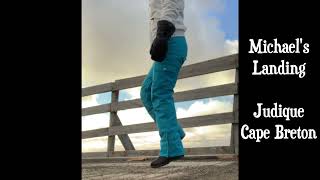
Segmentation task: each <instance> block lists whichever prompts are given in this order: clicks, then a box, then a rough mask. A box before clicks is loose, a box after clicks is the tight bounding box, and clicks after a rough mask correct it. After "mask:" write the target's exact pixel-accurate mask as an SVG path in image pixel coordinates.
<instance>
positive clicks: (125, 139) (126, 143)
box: [114, 114, 135, 151]
mask: <svg viewBox="0 0 320 180" xmlns="http://www.w3.org/2000/svg"><path fill="white" fill-rule="evenodd" d="M114 126H122V123H121V121H120V119H119V117H118V115H117V114H116V116H115V122H114ZM118 137H119V139H120V141H121V143H122V145H123V147H124V149H125V150H126V151H127V150H135V148H134V146H133V144H132V142H131V140H130V137H129V136H128V134H118Z"/></svg>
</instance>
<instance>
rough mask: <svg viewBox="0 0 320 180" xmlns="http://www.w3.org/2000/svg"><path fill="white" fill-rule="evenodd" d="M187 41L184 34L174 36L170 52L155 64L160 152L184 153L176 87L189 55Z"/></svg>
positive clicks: (153, 93)
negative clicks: (175, 101)
mask: <svg viewBox="0 0 320 180" xmlns="http://www.w3.org/2000/svg"><path fill="white" fill-rule="evenodd" d="M186 54H187V45H186V41H185V38H184V37H173V38H171V39H170V41H169V43H168V52H167V55H166V58H165V60H164V61H162V62H155V63H154V66H153V81H152V84H151V101H152V105H153V111H154V115H155V118H156V120H157V121H156V123H157V127H158V129H159V134H160V137H161V141H160V146H161V147H160V156H163V157H174V156H180V155H184V148H183V144H182V142H181V137H182V136H184V132H183V130H182V128H181V126H180V124H179V122H178V121H177V117H176V110H175V106H174V99H173V93H174V91H173V89H174V87H175V85H176V81H177V78H178V75H179V71H180V69H181V66H182V64H183V63H184V61H185V59H186Z"/></svg>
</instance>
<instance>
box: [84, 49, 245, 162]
mask: <svg viewBox="0 0 320 180" xmlns="http://www.w3.org/2000/svg"><path fill="white" fill-rule="evenodd" d="M230 69H235V70H236V73H235V81H234V83H230V84H224V85H219V86H212V87H206V88H200V89H194V90H188V91H183V92H177V93H175V94H174V99H175V102H181V101H190V100H195V99H203V98H211V97H217V96H225V95H234V100H233V111H232V112H228V113H219V114H211V115H205V116H196V117H188V118H181V119H178V121H179V122H180V124H181V126H182V127H183V128H189V127H199V126H207V125H218V124H229V123H231V124H232V129H231V140H230V145H229V146H218V147H198V148H185V151H186V155H204V154H238V138H239V137H238V74H239V72H238V54H234V55H230V56H225V57H221V58H217V59H213V60H208V61H205V62H200V63H196V64H192V65H188V66H184V67H183V68H182V69H181V71H180V74H179V77H178V79H183V78H188V77H193V76H199V75H204V74H208V73H215V72H220V71H225V70H230ZM144 78H145V75H143V76H137V77H133V78H127V79H121V80H116V81H115V82H112V83H106V84H102V85H97V86H93V87H87V88H83V89H82V97H84V96H89V95H94V94H99V93H105V92H111V97H112V98H111V103H109V104H104V105H99V106H94V107H88V108H83V109H82V116H87V115H93V114H98V113H106V112H110V122H109V127H107V128H101V129H95V130H89V131H83V132H82V139H87V138H94V137H102V136H108V150H107V152H95V153H82V156H83V158H88V157H117V156H157V155H158V153H159V150H135V148H134V145H133V143H132V142H131V140H130V138H129V136H128V134H130V133H141V132H150V131H156V130H157V128H156V126H155V123H153V122H149V123H142V124H133V125H127V126H123V125H122V123H121V120H120V119H119V117H118V115H117V111H119V110H125V109H131V108H138V107H143V105H142V103H141V101H140V99H134V100H128V101H121V102H119V101H118V99H119V91H120V90H122V89H127V88H133V87H137V86H141V84H142V81H143V80H144ZM116 135H117V136H118V137H119V139H120V141H121V143H122V145H123V147H124V149H125V151H114V146H115V136H116Z"/></svg>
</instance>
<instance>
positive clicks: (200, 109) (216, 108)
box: [177, 98, 233, 118]
mask: <svg viewBox="0 0 320 180" xmlns="http://www.w3.org/2000/svg"><path fill="white" fill-rule="evenodd" d="M232 107H233V106H232V102H226V101H219V100H214V99H212V98H210V99H209V102H208V103H204V102H203V101H202V100H199V101H195V102H194V103H193V104H191V106H190V107H189V108H188V109H183V108H177V117H178V118H185V117H192V116H202V115H208V114H216V113H224V112H230V111H232Z"/></svg>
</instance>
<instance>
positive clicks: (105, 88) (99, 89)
mask: <svg viewBox="0 0 320 180" xmlns="http://www.w3.org/2000/svg"><path fill="white" fill-rule="evenodd" d="M112 86H113V83H106V84H101V85H97V86H92V87H87V88H83V89H82V97H83V96H90V95H93V94H99V93H104V92H109V91H111V90H112Z"/></svg>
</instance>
